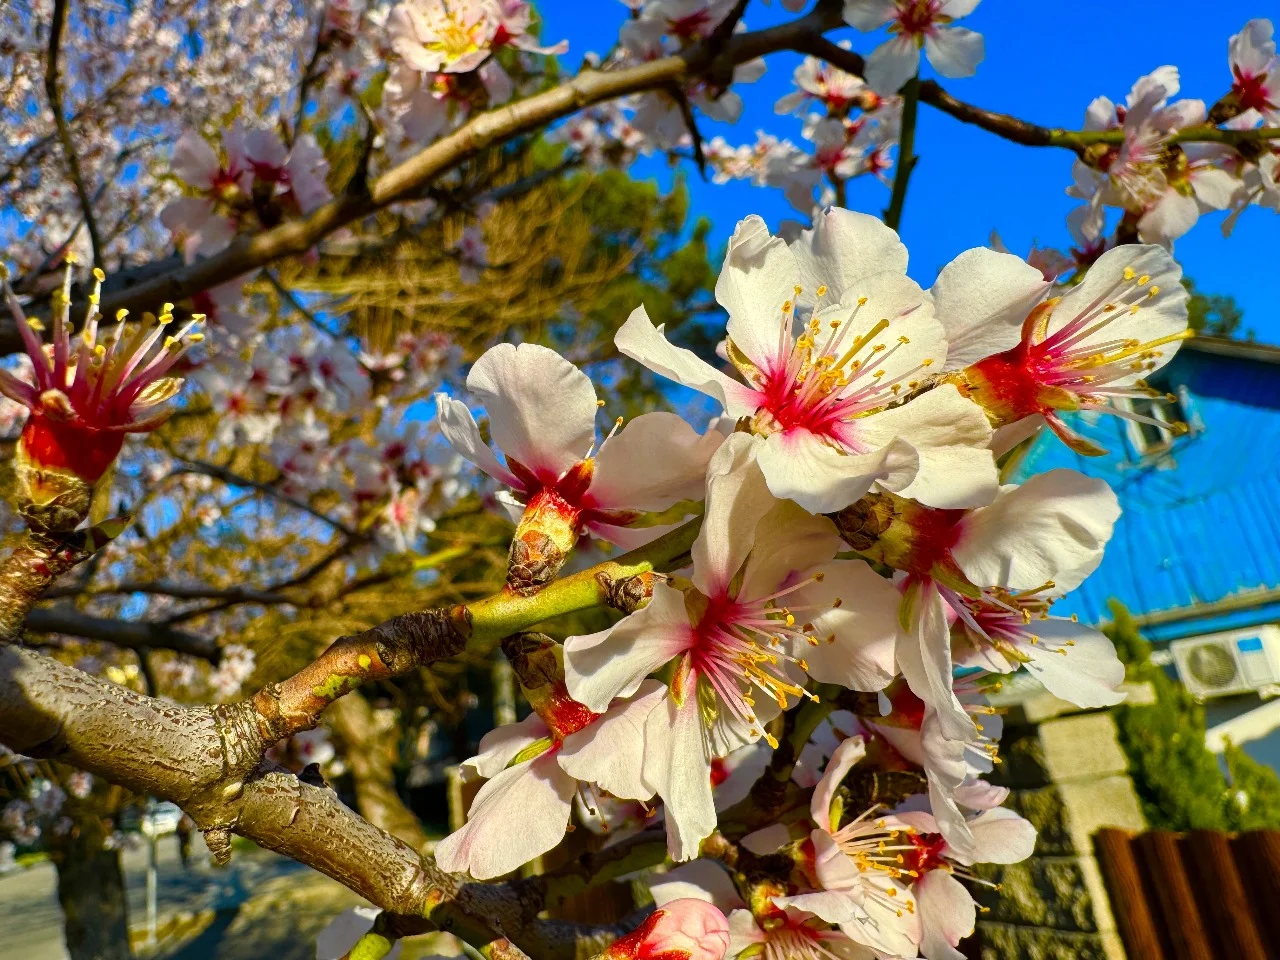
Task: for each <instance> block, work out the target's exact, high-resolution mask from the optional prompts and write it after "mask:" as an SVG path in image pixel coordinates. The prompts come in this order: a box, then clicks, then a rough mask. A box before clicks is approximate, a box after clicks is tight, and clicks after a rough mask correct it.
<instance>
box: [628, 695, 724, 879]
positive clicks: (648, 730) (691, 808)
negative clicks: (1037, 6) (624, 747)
mask: <svg viewBox="0 0 1280 960" xmlns="http://www.w3.org/2000/svg"><path fill="white" fill-rule="evenodd" d="M696 683H697V678H696V677H695V676H694V675H693V674H690V675H689V677H688V686H687V687H686V689H685V690H684V697H683V703H682V704H681V705H679V706H677V704H676V701H675V698H674V697H672V696H668V697H667V698H666V699H665V700H664V701H663V703H661V704H659V705H658V708H657V709H656V710H654V711H653V712H652V713H651V714H649V722H648V724H647V725H646V727H645V756H644V777H645V780H647V781H649V782H650V783H653V784H654V785H655V786H656V787H657V790H658V794H659V795H660V796H661V797H662V799H663V802H664V803H665V804H666V815H667V851H668V853H670V855H671V859H673V860H677V861H684V860H692V859H693V858H694V857H696V856H697V855H698V848H699V846H700V845H701V843H702V841H703V840H705V839H706V838H707V837H709V836H710V835H711V832H712V831H713V830H715V828H716V806H715V801H714V799H713V798H712V796H711V758H710V757H708V756H707V752H706V748H705V747H704V745H703V744H704V731H703V726H702V717H701V716H700V715H699V712H698V697H697V694H696V692H695V689H694V688H695V686H696Z"/></svg>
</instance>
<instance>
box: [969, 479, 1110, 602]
mask: <svg viewBox="0 0 1280 960" xmlns="http://www.w3.org/2000/svg"><path fill="white" fill-rule="evenodd" d="M1119 516H1120V504H1119V502H1118V501H1117V500H1116V495H1115V494H1114V493H1112V492H1111V488H1110V487H1108V486H1107V484H1106V483H1105V482H1104V481H1102V480H1098V479H1095V478H1093V477H1086V476H1085V475H1084V474H1081V473H1076V472H1075V471H1074V470H1050V471H1048V472H1047V473H1041V474H1037V475H1036V476H1034V477H1032V478H1031V479H1030V480H1028V481H1027V482H1026V483H1024V484H1023V485H1022V486H1020V487H1005V488H1004V489H1003V490H1002V491H1001V493H1000V496H999V497H998V498H997V499H996V501H995V503H993V504H991V506H989V507H981V508H979V509H978V510H975V511H973V512H972V513H971V514H969V515H968V516H967V517H965V519H964V520H963V521H962V524H963V526H962V530H961V533H960V538H959V542H958V543H957V544H956V545H955V546H954V547H953V548H952V551H951V555H952V557H953V558H954V559H955V561H956V563H957V564H959V566H960V569H961V570H962V571H963V572H964V574H965V576H966V577H968V578H969V579H970V580H971V581H972V582H973V583H975V584H977V585H978V586H981V587H992V586H999V587H1004V588H1006V589H1009V590H1034V589H1036V588H1038V587H1042V586H1043V585H1044V584H1045V583H1048V582H1050V581H1052V582H1053V583H1054V584H1055V585H1056V587H1057V590H1058V591H1059V592H1060V593H1065V592H1067V591H1069V590H1073V589H1075V588H1076V587H1078V586H1079V585H1080V583H1081V582H1082V581H1083V580H1084V578H1085V577H1087V576H1088V575H1089V574H1090V573H1092V572H1093V570H1094V569H1095V568H1096V567H1097V566H1098V564H1099V563H1100V562H1101V561H1102V551H1103V549H1104V548H1105V547H1106V544H1107V541H1108V540H1110V539H1111V531H1112V528H1113V527H1114V526H1115V522H1116V519H1117V518H1118V517H1119Z"/></svg>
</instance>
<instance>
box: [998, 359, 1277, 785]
mask: <svg viewBox="0 0 1280 960" xmlns="http://www.w3.org/2000/svg"><path fill="white" fill-rule="evenodd" d="M1151 384H1152V386H1154V387H1156V388H1157V389H1160V390H1162V391H1166V392H1167V393H1169V394H1171V395H1172V396H1173V397H1174V400H1173V401H1172V402H1170V403H1163V402H1158V401H1150V400H1145V399H1140V400H1132V401H1127V403H1128V404H1129V409H1130V410H1131V411H1132V412H1133V413H1135V414H1139V415H1141V416H1144V417H1148V418H1151V419H1154V420H1156V421H1160V422H1162V423H1174V422H1177V421H1182V422H1185V423H1186V424H1187V427H1188V429H1187V431H1186V433H1185V434H1184V435H1178V433H1177V432H1176V431H1174V430H1173V429H1168V428H1163V427H1162V426H1158V425H1155V424H1150V423H1143V422H1136V421H1131V420H1125V419H1121V418H1119V417H1114V416H1107V415H1099V414H1095V413H1091V412H1080V413H1077V414H1074V415H1072V417H1071V425H1072V426H1073V427H1074V428H1076V429H1077V430H1079V432H1080V433H1082V434H1083V435H1084V436H1086V437H1087V438H1088V439H1090V440H1093V441H1095V442H1096V443H1098V444H1099V445H1100V446H1102V447H1105V448H1106V449H1107V450H1108V451H1109V453H1108V454H1107V455H1106V456H1101V457H1086V456H1082V455H1080V454H1077V453H1075V452H1074V451H1072V450H1070V449H1069V448H1068V447H1067V446H1066V445H1064V444H1063V443H1062V442H1061V441H1060V440H1059V439H1058V438H1057V437H1055V436H1054V435H1053V434H1052V433H1049V432H1048V431H1042V433H1041V435H1040V436H1039V437H1038V438H1037V439H1036V440H1035V441H1034V442H1033V443H1032V444H1031V446H1030V448H1029V449H1028V450H1027V451H1026V452H1025V454H1024V455H1023V458H1022V460H1021V461H1020V462H1019V464H1018V466H1017V470H1016V472H1015V475H1014V479H1015V481H1021V480H1023V479H1026V478H1027V477H1029V476H1031V475H1032V474H1036V473H1041V472H1043V471H1045V470H1051V469H1054V468H1056V467H1070V468H1072V469H1075V470H1079V471H1081V472H1082V473H1085V474H1088V475H1090V476H1095V477H1100V478H1102V479H1104V480H1106V481H1107V482H1108V483H1109V484H1110V485H1111V487H1112V489H1114V490H1115V492H1116V495H1117V496H1118V497H1119V500H1120V505H1121V508H1122V510H1123V513H1122V514H1121V517H1120V519H1119V521H1118V522H1117V524H1116V529H1115V534H1114V536H1113V537H1112V540H1111V543H1110V545H1109V547H1108V549H1107V553H1106V557H1105V558H1104V560H1103V562H1102V565H1101V566H1100V567H1099V568H1098V570H1097V572H1096V573H1094V575H1093V576H1092V577H1090V578H1089V579H1088V580H1086V581H1085V583H1084V585H1083V586H1082V587H1081V588H1080V589H1079V590H1078V591H1076V592H1075V593H1073V594H1071V595H1070V596H1068V597H1067V598H1065V599H1064V600H1063V601H1062V602H1061V603H1060V604H1057V605H1055V607H1054V612H1055V613H1058V612H1061V613H1077V614H1079V616H1080V618H1081V619H1082V620H1084V621H1086V622H1089V623H1102V622H1104V621H1106V620H1108V619H1110V612H1109V609H1108V602H1109V601H1110V600H1111V599H1112V598H1114V599H1116V600H1119V601H1120V602H1121V603H1123V604H1124V605H1125V606H1126V607H1127V608H1128V609H1129V610H1130V611H1131V612H1132V614H1133V615H1134V618H1135V620H1136V621H1137V623H1138V625H1139V626H1140V627H1141V628H1142V632H1143V634H1144V635H1145V636H1146V637H1147V638H1148V639H1149V640H1151V641H1153V642H1154V643H1156V644H1157V646H1158V647H1165V646H1167V645H1169V644H1170V643H1171V642H1172V647H1173V653H1168V654H1164V658H1165V662H1168V663H1172V662H1174V660H1177V662H1178V666H1179V673H1180V675H1181V676H1182V679H1183V681H1184V682H1186V683H1187V685H1188V687H1189V688H1190V689H1192V691H1193V692H1196V693H1201V692H1204V693H1205V695H1206V696H1207V697H1210V698H1211V699H1210V700H1209V706H1208V716H1209V723H1210V727H1211V730H1210V734H1211V736H1210V742H1211V745H1212V743H1213V732H1214V731H1213V729H1212V728H1213V727H1214V726H1215V724H1221V723H1229V724H1231V725H1232V726H1231V727H1230V729H1231V730H1233V731H1237V737H1236V739H1242V738H1243V736H1246V735H1249V733H1248V731H1249V730H1250V729H1251V728H1250V722H1251V721H1250V718H1249V717H1244V719H1243V720H1242V719H1241V717H1243V716H1244V715H1245V714H1249V713H1251V712H1255V713H1256V711H1259V710H1261V711H1262V713H1258V714H1256V716H1259V717H1261V716H1263V715H1264V714H1265V715H1266V716H1267V717H1272V716H1274V724H1277V725H1280V701H1278V702H1275V703H1272V704H1270V705H1269V706H1268V705H1266V703H1265V701H1266V700H1267V699H1269V698H1270V697H1271V696H1272V695H1274V694H1280V686H1278V685H1275V684H1271V683H1268V682H1266V681H1267V680H1268V679H1270V678H1271V677H1270V676H1269V673H1268V671H1270V673H1271V674H1275V673H1280V627H1273V626H1268V625H1270V624H1280V347H1272V346H1266V345H1262V344H1256V343H1249V342H1244V341H1238V340H1228V339H1224V338H1219V337H1198V338H1196V339H1193V340H1190V341H1188V342H1187V343H1185V344H1184V345H1183V346H1182V349H1181V350H1179V352H1178V354H1177V355H1176V356H1175V357H1174V358H1173V360H1172V361H1170V363H1169V364H1168V365H1166V366H1165V367H1164V368H1163V369H1162V370H1160V371H1159V372H1158V373H1157V374H1155V375H1154V376H1153V377H1152V380H1151ZM1191 640H1197V641H1203V642H1202V643H1199V644H1198V645H1197V644H1193V643H1190V642H1189V641H1191ZM1179 641H1181V642H1179ZM1215 644H1217V645H1219V646H1222V645H1224V644H1225V646H1222V651H1221V652H1215V650H1214V649H1210V647H1212V646H1213V645H1215ZM1188 651H1189V652H1190V655H1191V656H1192V660H1191V661H1188V660H1187V659H1186V655H1187V653H1188ZM1174 654H1177V655H1178V656H1174ZM1268 658H1270V659H1269V660H1268ZM1228 660H1230V661H1232V662H1231V663H1228ZM1232 669H1234V670H1235V671H1236V675H1235V676H1234V679H1227V678H1226V674H1227V673H1228V672H1229V671H1230V670H1232ZM1200 681H1203V682H1200ZM1214 683H1219V684H1220V685H1221V689H1222V691H1230V692H1231V693H1232V694H1233V695H1232V696H1230V697H1214V696H1213V692H1214V691H1213V689H1212V688H1213V684H1214ZM1242 688H1247V689H1242ZM1271 724H1272V721H1271V720H1267V722H1266V723H1254V724H1253V728H1252V730H1253V733H1252V735H1254V736H1257V735H1258V732H1259V731H1261V732H1263V733H1265V730H1266V728H1267V727H1268V726H1269V725H1271ZM1224 729H1226V728H1224ZM1239 731H1244V733H1243V734H1242V733H1240V732H1239ZM1273 740H1274V741H1275V742H1274V743H1272V742H1271V741H1273ZM1248 749H1249V752H1250V753H1251V754H1254V755H1255V756H1257V757H1258V758H1259V759H1263V760H1265V761H1266V762H1269V763H1271V764H1272V765H1273V766H1278V767H1280V736H1274V735H1273V736H1271V737H1269V738H1267V740H1266V742H1262V741H1261V740H1258V741H1255V743H1253V744H1251V745H1250V746H1249V748H1248Z"/></svg>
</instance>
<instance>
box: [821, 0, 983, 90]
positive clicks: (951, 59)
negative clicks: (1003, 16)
mask: <svg viewBox="0 0 1280 960" xmlns="http://www.w3.org/2000/svg"><path fill="white" fill-rule="evenodd" d="M977 5H978V0H845V4H844V21H845V23H847V24H849V25H850V26H852V27H857V28H858V29H859V30H862V31H864V32H865V31H870V30H875V29H877V28H878V27H881V26H884V25H885V24H888V26H889V33H890V34H891V35H892V38H891V39H890V40H887V41H886V42H885V43H883V44H881V45H880V46H879V47H877V48H876V49H875V50H874V51H872V53H871V56H869V57H868V58H867V71H866V78H867V83H869V84H870V85H871V88H872V89H873V90H875V91H876V92H877V93H882V94H891V93H897V92H898V90H899V88H900V87H901V86H902V85H903V84H904V83H906V82H907V81H908V80H910V79H911V78H912V77H914V76H915V75H916V73H918V72H919V70H920V50H921V48H923V49H924V52H925V53H926V54H927V55H928V57H929V62H930V63H931V64H933V68H934V69H935V70H937V71H938V73H940V74H942V75H943V76H944V77H971V76H973V75H974V73H976V72H977V70H978V64H979V63H981V62H982V58H983V56H984V54H985V49H984V44H983V40H982V34H980V33H974V32H973V31H972V30H968V29H965V28H964V27H953V26H951V23H952V22H953V21H955V20H958V19H959V18H961V17H965V16H968V15H969V14H971V13H973V10H974V8H975V7H976V6H977Z"/></svg>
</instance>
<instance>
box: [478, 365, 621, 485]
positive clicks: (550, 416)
mask: <svg viewBox="0 0 1280 960" xmlns="http://www.w3.org/2000/svg"><path fill="white" fill-rule="evenodd" d="M467 389H468V390H470V391H471V392H472V393H474V394H475V395H476V397H477V398H478V399H479V400H480V402H481V403H482V404H483V405H484V408H485V411H486V412H487V413H488V414H489V430H490V432H491V433H492V434H493V440H494V443H496V444H497V446H498V448H499V449H500V450H501V451H502V452H503V453H505V454H506V455H507V457H508V458H513V459H515V460H518V461H519V462H520V463H521V464H523V465H524V466H525V467H528V468H529V469H530V470H531V471H533V472H535V473H537V474H539V478H540V479H546V480H549V481H554V480H556V479H558V478H559V477H560V476H561V474H563V473H564V472H565V471H566V470H568V469H569V468H570V467H572V466H573V465H574V464H575V463H577V462H578V461H579V460H581V459H582V458H583V457H585V456H586V455H587V450H588V449H589V448H590V447H591V445H592V443H593V442H594V440H595V429H596V428H595V422H596V391H595V388H594V387H592V386H591V379H590V378H589V377H588V376H587V375H586V374H585V373H583V372H582V371H581V370H579V369H578V368H577V367H575V366H574V365H573V364H571V363H570V362H569V361H568V360H566V359H564V357H562V356H560V354H558V353H556V352H555V351H554V350H548V349H547V348H546V347H540V346H538V345H537V344H533V343H522V344H520V345H519V346H516V345H514V344H510V343H500V344H498V345H497V346H496V347H491V348H490V349H488V350H486V351H485V352H484V354H483V355H482V356H481V357H480V359H479V360H477V361H476V362H475V365H474V366H472V368H471V373H470V374H468V375H467Z"/></svg>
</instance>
